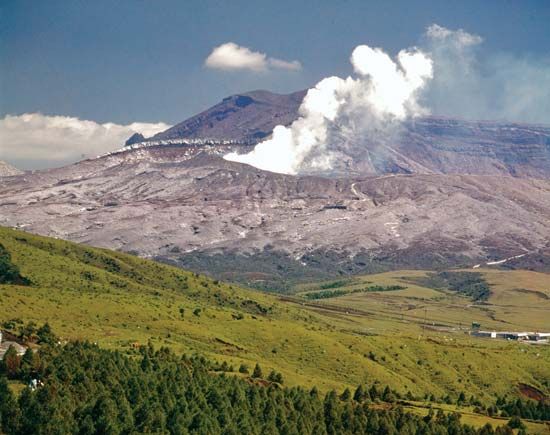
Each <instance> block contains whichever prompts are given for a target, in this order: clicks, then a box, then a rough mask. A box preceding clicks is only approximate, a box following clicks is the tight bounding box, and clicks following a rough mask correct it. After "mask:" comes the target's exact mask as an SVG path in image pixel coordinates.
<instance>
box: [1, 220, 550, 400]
mask: <svg viewBox="0 0 550 435" xmlns="http://www.w3.org/2000/svg"><path fill="white" fill-rule="evenodd" d="M0 243H1V244H2V245H3V246H4V247H5V248H6V249H7V251H8V252H9V253H10V254H11V261H12V262H13V263H14V264H15V265H17V266H18V267H19V269H20V271H21V275H22V276H24V277H26V278H28V279H30V281H31V282H32V284H31V285H28V286H21V285H0V306H1V307H2V309H1V310H0V321H6V320H10V319H14V318H19V319H21V320H23V321H25V322H27V321H30V320H32V321H35V322H37V323H39V324H41V323H43V322H46V321H47V322H49V323H50V324H51V326H52V327H53V329H54V330H55V331H56V333H57V334H58V335H60V336H62V337H63V338H65V339H88V340H91V341H94V342H98V343H100V344H101V345H102V346H105V347H108V348H118V349H121V350H124V349H129V348H131V347H132V346H133V345H135V344H136V343H137V344H145V343H147V341H148V340H151V341H152V342H153V344H154V345H155V346H160V345H166V346H170V347H172V348H174V349H175V350H177V351H180V352H187V353H194V352H198V353H201V354H203V355H205V356H207V357H209V358H212V359H216V360H219V361H227V362H228V363H231V364H233V365H234V366H235V367H238V365H239V364H241V363H244V364H247V365H248V366H250V367H252V366H253V365H254V364H255V363H256V362H259V363H260V364H261V365H262V367H263V368H264V371H268V370H271V369H275V370H277V371H280V372H282V374H283V376H284V378H285V384H286V385H296V384H299V385H303V386H307V387H310V386H313V385H316V386H317V387H318V388H320V389H321V390H327V389H330V388H337V389H338V390H342V389H343V388H345V387H355V386H356V385H357V384H359V383H361V382H368V383H372V382H374V381H377V382H380V383H381V384H382V385H385V384H388V385H390V386H391V387H392V388H393V389H395V390H397V391H399V392H401V393H406V392H408V391H410V392H411V393H412V394H413V395H415V396H418V397H420V396H424V395H426V394H434V395H435V396H436V397H443V396H444V395H447V394H450V395H451V396H456V395H458V394H459V392H461V391H464V392H465V393H466V394H467V395H468V396H470V395H474V396H477V397H478V398H480V399H482V400H486V401H490V402H492V401H494V399H495V398H496V396H497V395H504V394H516V393H517V384H518V383H519V382H522V383H526V384H529V385H532V386H534V387H536V388H539V389H540V390H542V391H543V392H545V393H546V394H548V393H550V346H537V347H535V346H525V345H520V344H518V343H515V342H504V341H496V340H483V339H475V338H471V337H469V336H467V335H465V334H464V332H463V331H462V330H460V329H458V328H459V327H460V326H462V327H466V326H468V325H469V324H470V323H471V322H472V321H480V322H481V323H482V325H483V327H487V328H489V327H494V328H499V329H501V328H503V327H505V328H506V329H515V328H522V329H523V328H529V329H539V328H540V329H550V328H549V327H548V326H549V325H548V321H549V320H548V316H546V317H545V316H544V310H545V309H548V307H550V306H548V305H545V304H548V300H546V299H544V298H542V297H541V296H540V295H538V294H537V293H536V292H542V293H545V294H550V292H549V291H548V289H545V282H548V279H547V278H548V276H547V275H542V274H534V273H531V272H498V271H490V270H487V271H482V273H483V274H484V276H486V277H487V280H488V282H489V283H490V284H491V288H492V290H493V291H494V295H492V296H491V297H490V299H489V301H488V303H489V304H490V305H488V306H480V307H478V306H471V305H472V303H471V301H470V300H468V299H466V298H463V297H460V296H458V295H456V294H452V293H450V292H448V291H445V290H437V289H430V288H426V287H422V286H419V285H416V284H412V283H410V279H411V278H413V277H415V276H422V274H426V273H427V272H419V271H400V272H393V273H386V274H379V275H370V276H367V277H359V278H356V279H353V280H350V281H349V282H347V281H346V282H345V283H344V284H342V286H341V287H339V288H348V287H349V288H354V286H361V285H364V284H365V283H372V284H378V285H397V284H399V285H403V286H406V287H407V288H406V289H404V290H396V291H385V292H378V293H377V292H368V293H354V294H350V295H345V296H341V297H337V298H332V299H324V300H322V301H305V300H303V299H301V298H299V297H297V296H294V297H283V296H277V295H270V294H265V293H261V292H258V291H252V290H247V289H242V288H238V287H236V286H232V285H229V284H225V283H220V282H217V281H213V280H211V279H208V278H206V277H204V276H198V275H195V274H193V273H190V272H186V271H182V270H180V269H176V268H173V267H170V266H166V265H163V264H159V263H155V262H152V261H148V260H143V259H140V258H137V257H134V256H130V255H126V254H122V253H116V252H112V251H107V250H101V249H95V248H90V247H86V246H81V245H75V244H72V243H68V242H65V241H61V240H54V239H49V238H44V237H39V236H34V235H30V234H27V233H23V232H19V231H14V230H11V229H6V228H0ZM321 285H326V283H324V284H319V283H317V284H311V285H308V286H301V287H300V288H297V289H295V290H296V291H297V292H300V291H315V290H316V289H319V288H320V286H321ZM516 288H518V289H519V288H521V289H522V291H521V292H520V293H519V295H518V294H515V293H516V290H514V289H516ZM524 290H528V291H527V292H525V291H524ZM531 292H535V293H531ZM507 294H512V295H514V296H513V299H511V301H512V302H510V300H508V298H507V296H506V295H507ZM182 313H183V314H182ZM425 318H426V319H427V320H426V322H425V321H424V319H425ZM425 323H426V324H428V325H430V326H431V328H432V329H429V328H426V325H425ZM434 324H435V326H434ZM545 324H546V325H545ZM441 325H443V326H441ZM545 326H546V328H545ZM437 328H441V329H442V330H437Z"/></svg>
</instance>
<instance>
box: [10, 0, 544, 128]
mask: <svg viewBox="0 0 550 435" xmlns="http://www.w3.org/2000/svg"><path fill="white" fill-rule="evenodd" d="M0 14H1V15H0V19H1V25H0V62H1V63H0V73H1V77H0V80H1V82H0V116H4V115H6V114H21V113H24V112H37V111H39V112H42V113H44V114H49V115H66V116H75V117H78V118H81V119H91V120H94V121H98V122H107V121H112V122H117V123H130V122H133V121H148V122H157V121H163V122H166V123H169V124H172V123H175V122H179V121H181V120H183V119H185V118H186V117H188V116H190V115H192V114H195V113H197V112H198V111H200V110H202V109H204V108H207V107H208V106H210V105H212V104H214V103H216V102H217V101H219V100H220V99H221V98H223V97H224V96H226V95H229V94H233V93H237V92H242V91H246V90H252V89H259V88H261V89H269V90H273V91H278V92H289V91H293V90H297V89H301V88H305V87H308V86H311V85H313V84H314V83H315V82H316V81H317V80H319V79H320V78H322V77H325V76H327V75H333V74H337V75H346V74H349V73H350V69H351V68H350V65H349V62H348V58H349V55H350V53H351V50H352V49H353V48H354V47H355V46H356V45H358V44H360V43H367V44H369V45H371V46H381V47H383V48H384V49H385V50H387V51H388V52H390V53H396V52H397V51H398V50H400V49H401V48H404V47H409V46H411V45H415V44H416V43H418V42H419V38H420V36H421V34H422V33H423V31H424V29H425V28H426V27H427V26H428V25H430V24H432V23H438V24H440V25H442V26H445V27H447V28H451V29H456V28H463V29H465V30H466V31H468V32H472V33H475V34H479V35H482V36H483V38H484V43H483V47H482V48H481V50H484V51H488V52H500V51H502V52H507V53H510V54H513V55H527V54H528V55H530V56H535V57H536V56H548V55H549V54H550V31H549V30H548V27H549V25H548V23H550V2H549V1H546V0H543V1H532V0H522V1H504V0H500V1H491V0H485V1H460V2H458V1H448V2H445V1H384V2H369V1H354V0H347V1H346V0H340V1H299V2H297V1H286V0H279V1H277V2H275V1H259V0H257V1H238V0H237V1H236V0H233V1H204V0H203V1H192V0H188V1H162V0H159V1H139V0H134V1H102V0H94V1H57V0H48V1H24V0H18V1H12V0H3V1H2V2H1V5H0ZM228 41H233V42H235V43H238V44H240V45H242V46H246V47H249V48H251V49H253V50H257V51H260V52H263V53H266V54H267V55H268V56H273V57H276V58H281V59H288V60H298V61H300V62H301V64H302V69H301V70H300V71H286V70H274V71H272V72H262V73H253V72H242V71H239V72H227V71H219V70H210V69H208V68H205V66H204V60H205V58H206V57H207V56H208V54H209V53H210V52H211V50H212V49H213V47H215V46H218V45H220V44H222V43H225V42H228Z"/></svg>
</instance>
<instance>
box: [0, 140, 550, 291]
mask: <svg viewBox="0 0 550 435" xmlns="http://www.w3.org/2000/svg"><path fill="white" fill-rule="evenodd" d="M549 216H550V181H546V180H535V179H519V178H512V177H494V176H471V175H439V174H417V175H406V174H386V175H382V176H372V177H361V178H354V177H350V178H347V179H338V178H320V177H295V176H287V175H280V174H273V173H270V172H265V171H260V170H257V169H255V168H253V167H250V166H247V165H241V164H237V163H232V162H228V161H225V160H223V159H222V158H220V157H219V156H217V155H215V154H211V153H210V154H209V153H207V152H205V151H204V150H203V149H202V147H200V146H196V147H192V146H156V147H148V148H144V149H139V150H132V151H125V152H122V153H117V154H114V155H110V156H104V157H102V158H99V159H95V160H87V161H83V162H81V163H78V164H75V165H71V166H67V167H65V168H60V169H55V170H49V171H42V172H35V173H33V174H26V175H22V176H19V177H13V178H7V179H5V180H3V181H2V182H0V225H7V226H20V227H23V228H25V229H26V230H28V231H31V232H35V233H39V234H43V235H49V236H55V237H59V238H63V239H67V240H72V241H78V242H86V243H89V244H92V245H95V246H103V247H109V248H115V249H120V250H124V251H130V252H136V253H138V254H140V255H144V256H147V257H158V258H161V259H164V260H166V261H172V262H175V263H177V264H181V265H185V266H187V267H191V268H194V269H197V270H210V271H211V272H213V273H215V274H218V275H220V276H224V277H226V278H235V279H238V280H241V281H243V280H244V281H247V282H248V281H250V282H252V283H256V284H258V283H260V285H261V283H270V284H272V283H273V282H274V281H277V280H279V279H280V278H294V277H298V276H301V277H303V278H307V277H311V276H314V277H324V276H334V275H337V274H339V273H355V272H362V271H371V270H380V269H386V268H396V267H400V268H401V267H438V266H440V267H443V266H451V265H452V266H456V265H463V266H467V267H473V266H475V265H476V264H480V263H485V262H488V261H499V260H502V259H505V258H509V257H515V256H518V255H521V256H522V257H519V258H518V259H514V260H510V261H509V262H508V263H512V264H513V262H514V261H520V260H521V261H523V262H525V261H526V260H527V259H528V258H532V259H534V260H533V261H535V260H536V261H539V260H541V259H544V257H541V254H544V253H545V252H546V251H547V250H548V249H549V240H550V219H549ZM222 253H223V255H220V254H222ZM215 254H218V255H215ZM524 254H527V255H525V256H523V255H524ZM544 261H547V260H544ZM531 263H532V262H531ZM505 264H506V263H505ZM528 265H529V266H532V265H533V264H528ZM545 267H547V265H546V264H544V263H541V264H540V268H545ZM266 285H267V284H266Z"/></svg>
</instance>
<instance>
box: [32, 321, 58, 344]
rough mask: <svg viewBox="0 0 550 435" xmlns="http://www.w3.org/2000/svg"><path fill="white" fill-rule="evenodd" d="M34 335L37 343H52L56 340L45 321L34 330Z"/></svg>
mask: <svg viewBox="0 0 550 435" xmlns="http://www.w3.org/2000/svg"><path fill="white" fill-rule="evenodd" d="M36 336H37V337H38V343H39V344H49V345H53V344H55V343H57V341H58V339H57V337H56V336H55V334H54V333H53V332H52V328H51V327H50V325H49V324H48V323H45V324H44V325H43V326H42V327H40V328H38V331H36Z"/></svg>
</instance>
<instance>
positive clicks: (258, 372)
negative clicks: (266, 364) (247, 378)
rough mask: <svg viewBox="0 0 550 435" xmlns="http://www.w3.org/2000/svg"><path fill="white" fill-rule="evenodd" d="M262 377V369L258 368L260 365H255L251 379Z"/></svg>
mask: <svg viewBox="0 0 550 435" xmlns="http://www.w3.org/2000/svg"><path fill="white" fill-rule="evenodd" d="M263 376H264V375H263V373H262V368H261V367H260V364H258V363H256V366H255V367H254V371H253V372H252V377H253V378H262V377H263Z"/></svg>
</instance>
